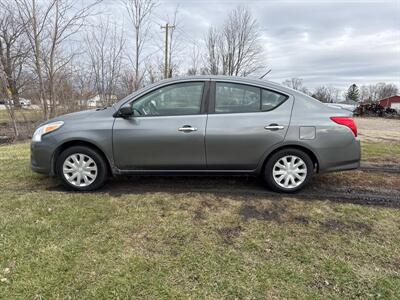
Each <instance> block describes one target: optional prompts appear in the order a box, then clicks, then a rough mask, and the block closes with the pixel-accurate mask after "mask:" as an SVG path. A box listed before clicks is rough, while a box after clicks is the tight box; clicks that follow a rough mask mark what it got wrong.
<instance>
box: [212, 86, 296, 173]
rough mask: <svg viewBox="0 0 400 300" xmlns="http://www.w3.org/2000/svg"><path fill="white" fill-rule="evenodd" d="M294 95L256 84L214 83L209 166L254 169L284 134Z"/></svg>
mask: <svg viewBox="0 0 400 300" xmlns="http://www.w3.org/2000/svg"><path fill="white" fill-rule="evenodd" d="M292 106H293V96H291V95H288V94H285V93H283V92H281V91H277V90H271V89H266V88H265V89H264V88H260V87H257V86H252V85H247V84H241V83H232V82H223V81H216V82H212V84H211V98H210V105H209V111H210V113H209V116H208V121H207V129H206V132H207V133H206V153H207V168H208V169H209V170H255V169H256V168H257V165H258V163H259V162H260V159H261V158H262V157H263V155H264V153H265V152H266V151H268V150H269V149H271V148H272V147H273V146H274V145H276V144H278V143H280V142H282V141H283V140H284V138H285V134H286V131H287V128H288V126H289V123H290V116H291V110H292Z"/></svg>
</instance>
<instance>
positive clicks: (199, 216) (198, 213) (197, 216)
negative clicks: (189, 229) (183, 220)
mask: <svg viewBox="0 0 400 300" xmlns="http://www.w3.org/2000/svg"><path fill="white" fill-rule="evenodd" d="M205 219H207V218H206V214H205V212H204V211H203V209H202V208H201V207H199V208H197V209H196V210H195V211H194V213H193V220H195V221H202V220H205Z"/></svg>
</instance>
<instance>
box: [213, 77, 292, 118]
mask: <svg viewBox="0 0 400 300" xmlns="http://www.w3.org/2000/svg"><path fill="white" fill-rule="evenodd" d="M287 98H288V97H287V96H286V95H283V94H280V93H277V92H273V91H270V90H264V89H261V88H258V87H254V86H249V85H244V84H237V83H226V82H217V83H216V91H215V112H216V113H247V112H260V111H269V110H272V109H274V108H276V107H277V106H279V105H280V104H281V103H283V102H284V101H285V100H286V99H287Z"/></svg>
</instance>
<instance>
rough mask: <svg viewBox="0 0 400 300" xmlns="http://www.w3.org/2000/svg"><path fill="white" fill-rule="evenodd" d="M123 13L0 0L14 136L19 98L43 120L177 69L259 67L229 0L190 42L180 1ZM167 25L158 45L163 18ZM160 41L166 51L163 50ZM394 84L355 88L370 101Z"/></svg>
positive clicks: (1, 47) (68, 2)
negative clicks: (170, 8)
mask: <svg viewBox="0 0 400 300" xmlns="http://www.w3.org/2000/svg"><path fill="white" fill-rule="evenodd" d="M113 5H114V6H115V7H117V8H119V10H120V11H121V12H122V15H124V16H125V18H124V19H123V20H120V19H121V18H120V15H117V16H116V15H110V13H109V12H106V11H104V10H105V8H106V6H105V5H103V2H102V0H85V1H81V0H0V99H6V103H7V104H8V105H6V106H7V111H8V113H9V115H10V119H11V120H12V125H13V130H14V133H15V136H18V124H17V121H16V118H15V110H16V109H18V107H19V106H20V104H19V103H20V101H19V100H20V98H21V97H24V98H28V99H31V100H32V102H33V103H36V104H37V105H39V106H40V107H41V111H42V112H43V119H49V118H52V117H54V116H56V115H58V114H60V113H65V112H69V111H75V110H79V109H82V108H85V107H86V100H87V99H89V98H91V97H93V96H95V95H96V96H98V98H99V99H100V102H102V103H103V104H104V105H109V104H111V103H113V102H115V101H116V99H119V98H122V97H124V96H126V95H128V94H130V93H132V92H134V91H135V90H137V89H139V88H141V87H143V86H145V85H148V84H151V83H154V82H156V81H158V80H161V79H163V78H164V77H165V75H164V73H165V72H164V70H165V69H166V70H167V72H166V74H167V77H173V76H177V75H198V74H203V75H206V74H214V75H217V74H222V75H234V76H248V75H252V74H255V73H257V71H265V69H266V61H265V53H264V48H263V46H262V43H261V39H260V38H261V31H260V28H259V25H258V23H257V20H256V19H255V18H254V17H253V15H252V14H251V12H250V11H249V10H248V9H247V8H245V7H242V6H238V7H236V8H233V9H232V10H231V11H229V12H228V13H227V15H226V16H225V17H224V21H223V22H222V24H221V25H220V26H214V25H211V26H209V28H208V30H207V31H206V32H204V38H203V39H202V40H194V39H193V38H192V37H191V35H190V34H188V33H186V32H185V29H184V28H183V27H182V26H181V24H180V20H179V7H177V8H176V9H175V11H174V12H173V14H172V15H168V14H165V16H164V15H162V16H160V15H159V13H160V10H157V9H158V7H159V6H160V4H159V3H157V1H156V0H116V1H115V2H114V3H113ZM166 23H169V24H171V25H174V26H173V27H172V28H173V29H171V30H170V31H169V33H168V43H167V45H165V43H164V41H165V40H164V38H165V37H164V35H163V34H162V29H161V25H165V24H166ZM165 47H167V53H168V57H167V58H166V59H165V57H164V50H165ZM283 84H285V85H288V86H290V87H292V88H294V89H297V90H300V91H303V92H306V93H308V94H310V95H313V96H314V97H315V98H317V99H319V100H321V101H323V102H332V101H336V100H337V99H338V98H339V96H340V91H339V90H337V89H336V88H334V87H330V86H321V87H318V88H317V89H315V90H314V91H309V90H308V89H307V88H306V87H304V86H303V81H302V80H301V79H299V78H292V79H290V80H287V81H285V82H284V83H283ZM387 90H391V91H390V93H394V90H395V91H396V92H397V88H396V87H393V86H390V87H388V86H382V84H378V85H376V86H372V85H371V86H365V87H364V86H362V87H361V89H360V90H359V97H360V99H364V98H368V99H370V100H371V101H374V100H376V99H378V98H379V97H381V96H382V95H383V94H385V93H387Z"/></svg>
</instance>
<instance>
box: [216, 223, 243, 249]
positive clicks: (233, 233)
mask: <svg viewBox="0 0 400 300" xmlns="http://www.w3.org/2000/svg"><path fill="white" fill-rule="evenodd" d="M241 232H242V226H240V225H239V226H233V227H223V228H220V229H217V233H218V234H219V235H220V236H221V238H222V239H223V241H224V243H225V244H229V245H232V244H233V240H234V239H235V238H236V237H238V236H239V234H240V233H241Z"/></svg>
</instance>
